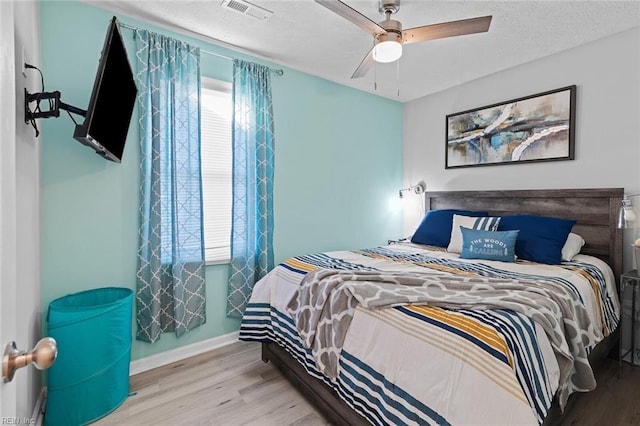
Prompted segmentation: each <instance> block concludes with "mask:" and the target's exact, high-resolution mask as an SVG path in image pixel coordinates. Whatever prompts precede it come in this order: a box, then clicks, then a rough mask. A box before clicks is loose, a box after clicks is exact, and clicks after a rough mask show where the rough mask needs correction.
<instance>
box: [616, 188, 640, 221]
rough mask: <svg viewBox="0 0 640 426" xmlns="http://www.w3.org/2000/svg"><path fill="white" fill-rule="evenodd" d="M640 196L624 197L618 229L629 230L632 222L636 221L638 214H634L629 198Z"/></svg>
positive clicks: (621, 203) (619, 214)
mask: <svg viewBox="0 0 640 426" xmlns="http://www.w3.org/2000/svg"><path fill="white" fill-rule="evenodd" d="M638 195H640V194H629V195H625V196H624V197H622V201H621V202H620V210H618V224H617V226H618V229H627V228H630V227H631V222H634V221H635V220H636V214H635V213H634V212H633V204H632V203H631V200H630V199H629V197H636V196H638Z"/></svg>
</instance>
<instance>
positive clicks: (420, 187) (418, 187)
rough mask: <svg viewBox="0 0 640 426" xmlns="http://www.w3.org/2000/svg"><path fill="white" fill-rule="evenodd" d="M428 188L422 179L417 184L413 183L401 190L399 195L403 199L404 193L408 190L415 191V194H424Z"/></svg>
mask: <svg viewBox="0 0 640 426" xmlns="http://www.w3.org/2000/svg"><path fill="white" fill-rule="evenodd" d="M426 190H427V185H426V184H425V183H424V182H423V181H420V182H418V183H417V184H415V185H411V186H410V187H408V188H404V189H401V190H399V191H398V197H400V198H401V199H402V198H404V195H405V193H407V192H413V193H414V194H417V195H420V194H424V191H426Z"/></svg>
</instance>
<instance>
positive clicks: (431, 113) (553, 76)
mask: <svg viewBox="0 0 640 426" xmlns="http://www.w3.org/2000/svg"><path fill="white" fill-rule="evenodd" d="M639 82H640V29H638V28H635V29H632V30H629V31H625V32H623V33H620V34H617V35H614V36H611V37H607V38H605V39H601V40H598V41H595V42H592V43H589V44H586V45H583V46H579V47H576V48H574V49H570V50H567V51H564V52H560V53H558V54H555V55H552V56H548V57H546V58H542V59H539V60H537V61H534V62H531V63H528V64H524V65H521V66H518V67H514V68H511V69H508V70H505V71H502V72H499V73H496V74H492V75H490V76H487V77H483V78H481V79H478V80H475V81H472V82H469V83H466V84H463V85H460V86H457V87H453V88H450V89H447V90H444V91H442V92H438V93H435V94H432V95H429V96H425V97H423V98H420V99H417V100H414V101H412V102H409V103H406V104H405V108H404V182H405V184H407V183H415V182H417V181H419V180H420V179H424V180H425V182H426V183H427V187H428V190H431V191H443V190H479V189H488V190H490V189H541V188H556V189H563V188H609V187H624V188H625V190H626V192H627V193H639V192H640V171H639V170H640V83H639ZM572 84H575V85H577V97H576V99H577V102H576V113H577V114H576V139H575V141H576V151H575V160H573V161H556V162H547V163H532V164H518V165H503V166H490V167H476V168H462V169H450V170H445V168H444V161H445V160H444V158H445V116H446V115H447V114H451V113H455V112H459V111H464V110H467V109H473V108H477V107H481V106H484V105H489V104H493V103H498V102H501V101H505V100H509V99H514V98H518V97H522V96H528V95H533V94H535V93H539V92H543V91H547V90H552V89H557V88H560V87H564V86H569V85H572ZM633 201H634V203H635V205H636V206H640V197H636V198H634V199H633ZM636 211H637V212H640V209H638V208H637V207H636ZM638 217H640V214H639V216H638ZM418 222H419V213H418V212H417V210H416V209H411V211H405V217H404V223H405V225H404V226H405V232H407V233H409V232H411V230H412V229H413V227H415V226H416V225H417V223H418ZM637 232H638V231H636V230H633V231H630V232H627V234H628V235H625V239H626V240H625V247H628V245H627V243H629V244H630V242H631V239H632V238H635V237H636V236H637V235H636V234H637ZM631 256H632V254H631V252H630V250H625V259H624V262H625V269H631V268H633V267H634V265H633V262H632V261H631Z"/></svg>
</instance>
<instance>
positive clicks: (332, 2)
mask: <svg viewBox="0 0 640 426" xmlns="http://www.w3.org/2000/svg"><path fill="white" fill-rule="evenodd" d="M315 1H316V3H318V4H320V5H322V6H324V7H326V8H327V9H329V10H331V11H332V12H335V13H337V14H338V15H340V16H342V17H343V18H345V19H346V20H348V21H351V22H352V23H354V24H356V25H357V26H359V27H360V28H362V29H363V30H365V31H367V32H368V33H371V35H373V36H376V35H381V34H386V33H387V31H386V30H385V29H384V28H382V27H381V26H380V25H378V24H376V23H375V22H373V21H372V20H371V19H369V18H367V17H366V16H364V15H363V14H361V13H360V12H358V11H357V10H355V9H353V8H352V7H351V6H349V5H347V4H345V3H343V2H341V1H340V0H315Z"/></svg>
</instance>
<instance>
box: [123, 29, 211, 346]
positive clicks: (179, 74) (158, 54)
mask: <svg viewBox="0 0 640 426" xmlns="http://www.w3.org/2000/svg"><path fill="white" fill-rule="evenodd" d="M136 48H137V49H136V57H137V74H136V79H137V82H138V89H139V94H138V109H139V121H140V145H141V146H140V147H141V156H142V158H141V164H140V171H141V185H140V197H141V204H140V229H139V233H140V235H139V238H140V244H139V249H138V274H137V276H138V280H137V292H136V308H137V326H138V331H137V334H136V338H137V339H138V340H142V341H145V342H149V343H153V342H155V341H156V340H158V339H159V338H160V333H162V332H165V331H175V333H176V335H177V336H178V337H180V336H181V335H183V334H184V333H186V332H187V331H188V330H191V329H193V328H194V327H197V326H199V325H201V324H203V323H204V322H205V317H206V313H205V279H204V245H203V241H204V238H203V228H202V184H201V173H200V51H199V49H198V48H196V47H193V46H190V45H189V44H187V43H184V42H181V41H178V40H174V39H172V38H169V37H165V36H162V35H160V34H154V33H151V32H149V31H146V30H137V31H136Z"/></svg>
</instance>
